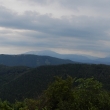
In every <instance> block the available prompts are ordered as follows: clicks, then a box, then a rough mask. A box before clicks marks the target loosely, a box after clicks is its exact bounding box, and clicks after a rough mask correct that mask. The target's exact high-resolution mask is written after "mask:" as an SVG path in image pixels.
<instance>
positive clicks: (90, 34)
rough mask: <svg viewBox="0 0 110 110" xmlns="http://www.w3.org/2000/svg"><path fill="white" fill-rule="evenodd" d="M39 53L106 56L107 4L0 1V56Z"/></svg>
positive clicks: (109, 46)
mask: <svg viewBox="0 0 110 110" xmlns="http://www.w3.org/2000/svg"><path fill="white" fill-rule="evenodd" d="M40 50H53V51H55V52H58V53H66V54H85V55H92V56H99V57H104V56H108V55H110V0H0V54H20V53H24V52H27V51H40Z"/></svg>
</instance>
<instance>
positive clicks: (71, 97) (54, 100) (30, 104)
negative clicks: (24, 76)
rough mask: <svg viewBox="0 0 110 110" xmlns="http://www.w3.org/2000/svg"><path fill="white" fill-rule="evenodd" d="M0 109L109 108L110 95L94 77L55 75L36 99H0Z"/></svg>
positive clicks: (73, 109) (93, 109) (66, 109)
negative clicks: (9, 100)
mask: <svg viewBox="0 0 110 110" xmlns="http://www.w3.org/2000/svg"><path fill="white" fill-rule="evenodd" d="M0 110H110V96H109V94H108V92H107V91H105V90H103V89H102V84H101V83H100V82H99V81H97V80H95V79H94V78H87V79H82V78H80V79H75V78H72V77H67V78H66V79H63V78H60V77H56V80H55V81H54V82H53V83H52V84H51V85H50V86H49V87H48V88H47V90H46V91H45V92H44V94H43V95H42V96H41V97H40V98H39V99H38V100H33V99H25V100H24V101H23V102H18V101H16V102H15V103H14V104H10V103H9V102H7V101H0Z"/></svg>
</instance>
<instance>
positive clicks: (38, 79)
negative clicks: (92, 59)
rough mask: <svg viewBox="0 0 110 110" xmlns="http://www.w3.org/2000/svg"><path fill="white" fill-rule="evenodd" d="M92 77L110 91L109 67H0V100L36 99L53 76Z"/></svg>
mask: <svg viewBox="0 0 110 110" xmlns="http://www.w3.org/2000/svg"><path fill="white" fill-rule="evenodd" d="M68 75H70V76H72V77H76V78H89V77H94V78H95V79H97V80H98V81H101V82H102V83H103V84H104V88H105V89H106V90H110V66H108V65H93V64H92V65H88V64H65V65H57V66H52V65H51V66H41V67H38V68H27V67H8V66H2V65H1V66H0V98H2V99H4V100H9V101H15V100H22V99H24V98H37V97H38V96H40V95H41V93H42V92H43V91H44V90H45V89H46V88H47V86H48V84H50V83H51V82H53V80H54V76H61V77H63V78H65V77H67V76H68Z"/></svg>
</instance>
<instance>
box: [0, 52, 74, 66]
mask: <svg viewBox="0 0 110 110" xmlns="http://www.w3.org/2000/svg"><path fill="white" fill-rule="evenodd" d="M68 63H75V62H73V61H71V60H64V59H59V58H54V57H50V56H40V55H4V54H2V55H0V64H2V65H7V66H28V67H38V66H42V65H60V64H68Z"/></svg>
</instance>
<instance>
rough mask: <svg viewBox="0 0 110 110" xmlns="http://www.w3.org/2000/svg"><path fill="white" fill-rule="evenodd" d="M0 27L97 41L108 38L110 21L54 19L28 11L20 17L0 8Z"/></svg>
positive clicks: (80, 18) (84, 18)
mask: <svg viewBox="0 0 110 110" xmlns="http://www.w3.org/2000/svg"><path fill="white" fill-rule="evenodd" d="M0 8H1V10H0V14H2V17H1V19H0V26H2V27H7V28H15V29H27V30H34V31H38V32H42V33H46V34H50V35H55V36H67V37H80V38H83V39H85V38H86V39H88V38H89V39H91V38H92V39H93V38H94V39H97V38H100V39H101V38H103V36H106V33H105V31H106V30H109V28H110V25H109V22H110V20H109V19H103V18H94V17H87V16H71V18H70V19H69V18H64V17H62V18H59V19H58V18H53V17H52V16H50V15H48V14H45V15H41V14H39V13H37V12H32V11H28V12H25V13H24V14H23V15H18V14H17V13H13V12H11V11H8V10H7V9H5V8H4V7H0Z"/></svg>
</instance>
